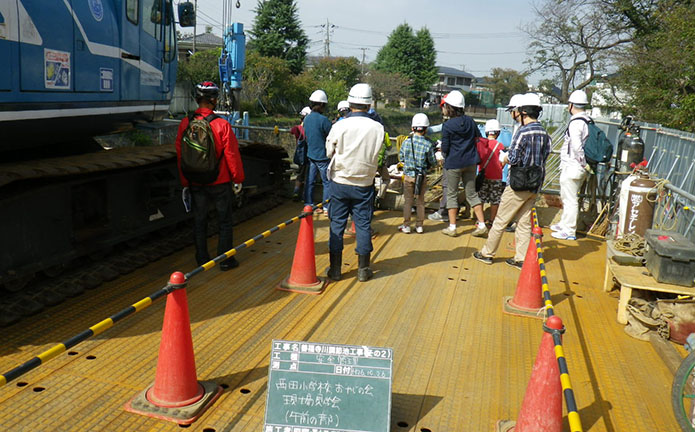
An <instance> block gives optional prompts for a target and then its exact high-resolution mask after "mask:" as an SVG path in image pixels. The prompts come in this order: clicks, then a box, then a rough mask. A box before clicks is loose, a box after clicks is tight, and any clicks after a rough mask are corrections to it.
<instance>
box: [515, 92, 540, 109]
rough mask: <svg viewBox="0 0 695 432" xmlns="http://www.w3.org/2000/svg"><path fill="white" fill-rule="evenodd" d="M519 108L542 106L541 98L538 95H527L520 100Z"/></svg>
mask: <svg viewBox="0 0 695 432" xmlns="http://www.w3.org/2000/svg"><path fill="white" fill-rule="evenodd" d="M519 106H520V107H522V106H537V107H539V106H541V97H540V96H538V94H537V93H526V94H525V95H522V97H521V99H520V100H519Z"/></svg>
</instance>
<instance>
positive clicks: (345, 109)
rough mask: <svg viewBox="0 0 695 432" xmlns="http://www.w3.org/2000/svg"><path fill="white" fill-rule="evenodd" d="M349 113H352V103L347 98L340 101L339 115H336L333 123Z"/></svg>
mask: <svg viewBox="0 0 695 432" xmlns="http://www.w3.org/2000/svg"><path fill="white" fill-rule="evenodd" d="M348 114H350V103H349V102H348V101H346V100H342V101H340V102H338V117H336V119H335V120H334V121H333V123H335V122H338V121H340V120H342V119H344V118H345V117H347V115H348Z"/></svg>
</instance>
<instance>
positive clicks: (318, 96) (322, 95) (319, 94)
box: [309, 90, 328, 103]
mask: <svg viewBox="0 0 695 432" xmlns="http://www.w3.org/2000/svg"><path fill="white" fill-rule="evenodd" d="M309 100H310V101H311V102H320V103H328V96H326V92H325V91H323V90H316V91H315V92H313V93H312V94H311V96H309Z"/></svg>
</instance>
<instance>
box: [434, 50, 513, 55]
mask: <svg viewBox="0 0 695 432" xmlns="http://www.w3.org/2000/svg"><path fill="white" fill-rule="evenodd" d="M437 53H441V54H459V55H510V54H525V53H526V51H507V52H482V53H471V52H468V53H465V52H455V51H439V50H437Z"/></svg>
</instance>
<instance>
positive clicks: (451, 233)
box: [442, 227, 457, 237]
mask: <svg viewBox="0 0 695 432" xmlns="http://www.w3.org/2000/svg"><path fill="white" fill-rule="evenodd" d="M442 234H445V235H448V236H449V237H456V235H457V232H456V229H455V228H454V229H451V228H449V227H446V228H444V229H443V230H442Z"/></svg>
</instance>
